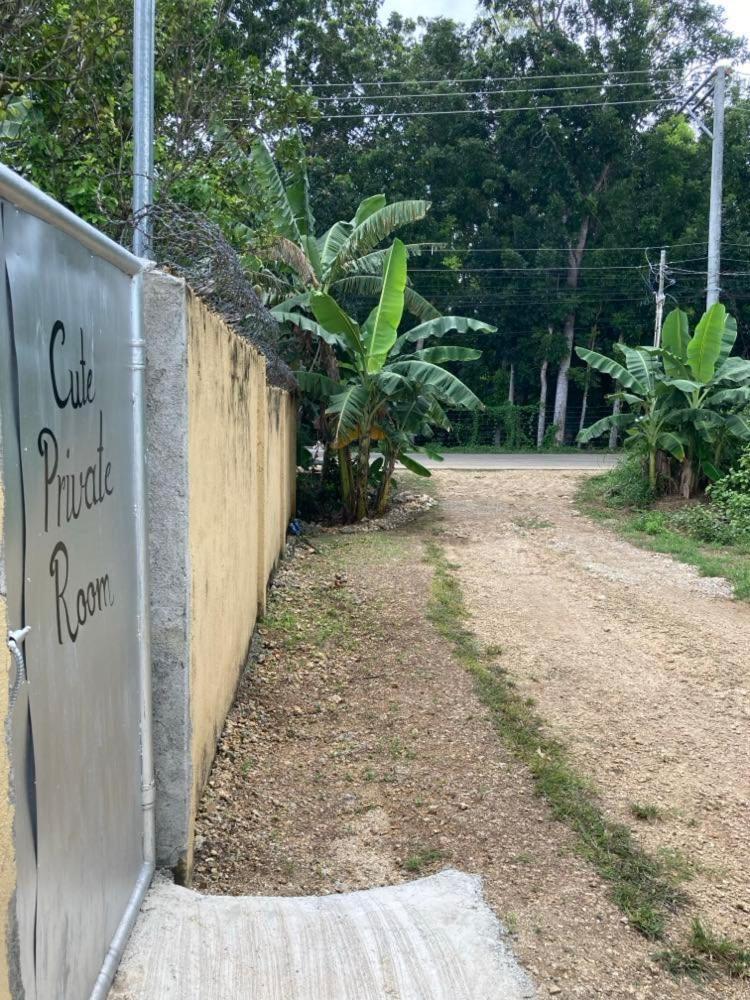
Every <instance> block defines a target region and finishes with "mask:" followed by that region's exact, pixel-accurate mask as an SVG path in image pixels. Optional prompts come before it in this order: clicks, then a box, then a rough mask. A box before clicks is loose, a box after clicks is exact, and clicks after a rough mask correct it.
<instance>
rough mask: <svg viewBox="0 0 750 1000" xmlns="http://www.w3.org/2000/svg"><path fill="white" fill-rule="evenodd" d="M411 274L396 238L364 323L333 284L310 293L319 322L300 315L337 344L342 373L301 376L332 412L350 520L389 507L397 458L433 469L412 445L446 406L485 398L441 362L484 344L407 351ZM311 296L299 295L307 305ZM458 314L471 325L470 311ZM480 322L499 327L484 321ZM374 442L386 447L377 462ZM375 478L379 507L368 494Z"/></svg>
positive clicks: (438, 324) (435, 325)
mask: <svg viewBox="0 0 750 1000" xmlns="http://www.w3.org/2000/svg"><path fill="white" fill-rule="evenodd" d="M363 211H364V210H363ZM376 213H377V210H376ZM370 218H372V216H370ZM406 280H407V252H406V247H405V246H404V244H403V243H401V241H400V240H395V241H394V243H393V245H392V246H391V247H390V248H389V249H388V251H387V252H386V253H385V254H384V255H383V258H382V282H381V289H380V297H379V301H378V303H377V304H376V305H375V307H374V308H373V309H372V310H371V312H370V314H369V316H368V317H367V319H366V320H365V322H364V324H362V326H360V325H359V324H358V323H357V322H356V320H354V319H352V317H351V316H349V315H348V314H347V313H346V312H345V311H344V310H343V309H342V308H341V306H340V305H339V304H338V302H336V300H335V299H334V298H333V297H332V296H331V295H330V294H329V293H328V292H323V291H319V290H314V291H312V292H311V294H310V296H309V300H308V301H309V306H310V308H312V311H313V312H314V314H315V319H316V321H317V325H310V324H307V323H306V321H305V320H304V319H303V318H300V319H299V321H298V325H300V326H303V325H304V326H306V328H307V329H308V330H309V331H310V332H313V333H317V335H318V336H319V337H320V338H321V339H322V340H323V341H324V342H325V343H327V344H329V345H331V346H332V347H333V348H334V349H335V352H336V353H335V365H336V367H337V368H338V369H339V370H340V372H341V373H342V374H341V376H340V378H339V379H338V380H335V379H332V378H330V377H328V376H322V375H321V374H320V373H318V372H309V371H300V372H299V373H298V382H299V385H300V387H301V388H302V390H303V391H305V392H307V393H308V394H309V395H310V396H311V398H312V399H313V400H314V401H315V402H322V403H323V404H324V405H325V416H326V417H327V418H329V419H330V420H331V440H330V441H329V442H328V443H329V445H330V448H332V449H334V450H335V452H336V456H337V461H338V465H339V470H340V481H341V497H342V502H343V504H344V509H345V513H346V516H347V519H349V520H360V519H361V518H363V517H365V516H367V515H368V514H369V513H372V512H374V513H382V512H383V511H384V509H385V506H386V504H387V502H388V497H389V493H390V488H391V481H392V478H393V472H394V470H395V467H396V463H397V462H398V461H400V462H402V464H404V465H405V466H406V467H407V468H408V469H410V470H411V471H412V472H414V473H416V474H417V475H422V476H429V471H428V470H427V469H425V468H424V467H423V466H421V465H420V464H419V463H418V462H417V461H416V460H415V459H414V458H413V456H411V455H409V454H408V452H409V451H413V450H416V444H415V439H416V437H417V435H420V436H422V437H423V438H424V437H431V436H432V431H433V428H434V427H446V426H447V425H448V418H447V416H446V414H445V409H444V407H454V408H464V409H467V410H473V409H476V408H478V407H480V406H481V404H480V402H479V400H478V399H477V397H476V396H475V395H474V393H473V392H472V391H471V390H470V389H468V388H467V387H466V386H465V385H464V383H463V382H462V381H461V380H460V379H459V378H457V377H456V376H455V375H453V374H452V373H451V372H449V371H448V370H447V369H445V368H443V367H441V363H442V362H443V361H447V360H450V359H454V360H455V359H461V360H464V361H467V360H473V359H474V358H476V357H477V356H478V354H479V352H478V351H473V350H467V349H465V348H460V347H453V346H446V345H442V344H441V345H439V346H438V347H436V348H423V349H420V350H418V351H416V352H414V353H412V354H403V353H401V351H402V348H403V347H404V345H405V344H406V343H407V342H408V341H407V338H405V337H403V336H401V337H399V335H398V326H399V323H400V322H401V317H402V315H403V311H404V292H405V289H406ZM306 304H307V303H306V302H305V301H300V302H299V303H298V305H299V306H300V307H302V308H304V306H305V305H306ZM296 315H297V314H296V313H290V314H288V316H289V320H290V322H292V323H294V322H295V316H296ZM299 315H300V317H303V314H302V313H300V314H299ZM456 321H457V322H458V323H460V324H462V325H464V326H465V323H464V321H463V319H461V318H457V320H456ZM449 322H450V320H445V319H441V320H438V321H434V322H428V323H424V324H422V325H421V327H420V338H419V339H420V341H422V342H423V341H424V340H427V339H429V338H430V337H431V336H433V334H434V335H435V336H437V337H442V336H443V335H444V334H445V332H446V328H447V326H446V324H447V323H449ZM473 326H474V327H475V328H477V329H479V328H482V329H486V330H491V329H492V328H491V327H488V326H486V324H480V323H477V322H474V323H473ZM355 448H356V453H353V450H354V449H355ZM375 449H379V450H380V452H381V455H380V457H379V458H378V459H376V461H375V462H373V463H372V464H371V454H372V452H373V451H374V450H375ZM425 450H430V451H431V450H432V449H429V448H426V449H425ZM325 464H326V462H324V465H325ZM373 483H375V485H376V498H375V504H374V508H373V507H371V504H370V495H369V491H370V486H371V485H372V484H373Z"/></svg>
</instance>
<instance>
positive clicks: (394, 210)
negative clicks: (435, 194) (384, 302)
mask: <svg viewBox="0 0 750 1000" xmlns="http://www.w3.org/2000/svg"><path fill="white" fill-rule="evenodd" d="M250 164H251V169H252V172H253V176H254V177H255V180H256V181H257V183H258V185H259V186H260V188H261V190H262V191H263V193H264V195H265V200H266V203H267V205H268V208H269V214H270V219H271V223H272V227H273V230H274V235H273V237H272V239H271V240H270V241H269V242H268V243H267V244H266V245H265V246H260V247H256V248H255V252H256V253H257V254H258V255H259V256H261V257H263V258H265V259H266V260H267V261H268V262H275V263H279V262H281V263H283V264H285V265H286V266H287V268H289V269H290V270H291V272H292V275H293V278H292V280H291V281H288V282H286V283H284V282H283V279H282V280H281V282H280V279H279V276H278V275H274V274H272V273H271V272H269V271H256V272H253V274H252V278H253V280H255V281H256V282H257V283H258V284H259V285H260V286H261V287H263V288H264V289H265V290H266V291H267V292H268V294H269V295H270V296H271V297H272V298H273V299H276V300H278V299H279V298H280V299H281V301H276V304H275V305H274V307H273V309H272V312H273V313H274V315H275V316H276V318H277V319H278V320H279V322H282V323H283V322H293V321H294V316H293V310H294V309H295V308H296V307H298V306H300V305H303V306H304V305H309V303H310V296H311V295H312V293H313V292H315V291H323V292H330V293H331V294H332V295H333V296H335V297H338V298H341V297H342V296H344V295H367V296H378V295H380V291H381V289H382V285H383V267H384V262H385V258H386V254H387V252H388V251H387V250H383V249H380V250H379V249H377V247H378V246H379V244H381V243H382V242H383V241H384V240H386V239H387V238H388V237H389V236H390V235H391V234H392V233H393V232H394V231H395V230H396V229H400V228H401V227H403V226H406V225H409V224H410V223H412V222H417V221H419V220H420V219H423V218H424V217H425V215H426V214H427V212H428V211H429V208H430V203H429V202H427V201H421V200H409V201H396V202H391V203H390V204H389V203H388V202H387V199H386V196H385V195H384V194H375V195H371V196H370V197H368V198H365V199H364V200H363V201H362V202H360V204H359V207H358V208H357V211H356V212H355V214H354V217H353V218H352V219H350V220H348V221H339V222H336V223H334V225H332V226H331V227H330V228H329V229H327V230H326V231H325V232H324V233H323V234H322V235H320V236H316V235H315V230H316V225H315V219H314V217H313V213H312V209H311V206H310V189H309V180H308V175H307V166H306V163H305V158H304V154H301V155H300V156H299V157H298V159H297V160H296V161H295V163H294V164H293V166H292V168H291V171H290V175H291V176H290V179H289V181H288V182H287V183H285V182H284V180H282V177H281V174H280V173H279V171H278V169H277V167H276V164H275V163H274V160H273V157H272V156H271V154H270V152H269V150H268V148H267V146H266V145H265V143H263V142H261V141H258V142H256V143H255V144H254V146H253V148H252V151H251V155H250ZM407 252H408V253H409V254H412V255H413V254H418V253H419V252H420V247H419V246H418V245H417V246H412V247H409V248H408V250H407ZM280 288H282V289H283V288H285V289H286V294H285V295H284V294H280ZM404 300H405V304H406V308H407V309H408V310H409V311H410V312H411V313H413V315H414V316H416V317H417V318H418V319H421V320H427V319H434V318H436V317H437V316H439V315H440V313H439V312H438V310H437V309H435V307H434V306H433V305H431V304H430V303H429V302H428V301H427V300H426V299H424V298H423V297H422V296H421V295H419V294H418V293H417V292H416V291H415V290H414V289H413V288H412V287H411V286H410V285H407V286H406V288H405V289H404Z"/></svg>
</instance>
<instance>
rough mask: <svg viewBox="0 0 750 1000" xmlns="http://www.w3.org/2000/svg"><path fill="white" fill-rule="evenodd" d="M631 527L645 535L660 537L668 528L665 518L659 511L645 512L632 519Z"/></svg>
mask: <svg viewBox="0 0 750 1000" xmlns="http://www.w3.org/2000/svg"><path fill="white" fill-rule="evenodd" d="M633 527H634V528H635V529H636V531H642V532H644V534H646V535H660V534H661V533H662V531H664V530H665V529H666V528H667V527H668V525H667V518H666V515H665V514H662V513H661V511H658V510H645V511H644V512H643V513H642V514H639V515H638V516H637V517H635V518H633Z"/></svg>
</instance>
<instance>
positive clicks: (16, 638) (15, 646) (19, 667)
mask: <svg viewBox="0 0 750 1000" xmlns="http://www.w3.org/2000/svg"><path fill="white" fill-rule="evenodd" d="M30 631H31V626H30V625H27V626H26V627H25V628H19V629H16V630H15V631H10V632H8V649H9V650H10V652H11V655H12V657H13V659H14V660H15V662H16V677H15V680H14V681H13V688H12V690H11V692H10V706H9V707H10V709H11V711H12V710H13V708H14V706H15V704H16V699H17V698H18V692H19V690H20V688H21V684H28V683H29V676H28V674H27V673H26V658H25V657H24V655H23V644H24V642H25V641H26V636H27V635H28V634H29V632H30Z"/></svg>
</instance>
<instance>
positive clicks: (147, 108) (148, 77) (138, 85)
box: [133, 0, 156, 257]
mask: <svg viewBox="0 0 750 1000" xmlns="http://www.w3.org/2000/svg"><path fill="white" fill-rule="evenodd" d="M155 18H156V0H135V6H134V10H133V215H134V216H135V218H136V228H135V230H134V232H133V253H134V254H135V255H136V256H137V257H150V256H151V233H152V229H153V226H152V220H151V218H150V217H149V215H148V213H147V212H146V211H145V210H146V209H148V207H149V206H150V205H151V204H152V201H153V173H154V21H155Z"/></svg>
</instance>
